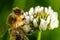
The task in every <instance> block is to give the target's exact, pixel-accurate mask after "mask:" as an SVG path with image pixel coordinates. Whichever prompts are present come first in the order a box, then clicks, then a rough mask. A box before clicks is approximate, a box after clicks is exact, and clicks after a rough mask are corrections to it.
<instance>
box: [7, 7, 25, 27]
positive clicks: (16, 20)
mask: <svg viewBox="0 0 60 40" xmlns="http://www.w3.org/2000/svg"><path fill="white" fill-rule="evenodd" d="M23 13H24V11H23V10H22V9H19V8H18V7H16V8H13V12H12V13H11V14H10V15H9V16H8V24H10V25H11V26H12V27H14V28H16V27H18V26H21V25H23V24H24V20H25V18H24V15H23Z"/></svg>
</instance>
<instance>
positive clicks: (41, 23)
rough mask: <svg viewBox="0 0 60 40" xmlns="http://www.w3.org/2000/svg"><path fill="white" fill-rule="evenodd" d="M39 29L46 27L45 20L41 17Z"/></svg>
mask: <svg viewBox="0 0 60 40" xmlns="http://www.w3.org/2000/svg"><path fill="white" fill-rule="evenodd" d="M39 29H40V30H46V29H47V22H46V21H45V20H44V19H41V22H40V25H39Z"/></svg>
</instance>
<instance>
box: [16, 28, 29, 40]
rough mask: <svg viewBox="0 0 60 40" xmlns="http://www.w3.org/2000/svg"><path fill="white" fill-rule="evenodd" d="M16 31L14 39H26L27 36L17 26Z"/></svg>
mask: <svg viewBox="0 0 60 40" xmlns="http://www.w3.org/2000/svg"><path fill="white" fill-rule="evenodd" d="M16 33H17V34H16V40H28V37H27V36H26V34H25V33H24V32H23V30H22V29H21V28H18V29H17V32H16Z"/></svg>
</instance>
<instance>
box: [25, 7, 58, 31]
mask: <svg viewBox="0 0 60 40" xmlns="http://www.w3.org/2000/svg"><path fill="white" fill-rule="evenodd" d="M24 15H25V18H26V23H28V24H29V23H30V22H32V23H33V25H34V27H38V28H39V29H40V30H46V29H54V28H57V27H58V24H59V21H58V13H57V12H54V11H53V10H52V9H51V7H50V6H49V7H48V8H47V7H40V6H36V7H35V8H33V7H32V8H30V10H29V11H28V12H25V13H24Z"/></svg>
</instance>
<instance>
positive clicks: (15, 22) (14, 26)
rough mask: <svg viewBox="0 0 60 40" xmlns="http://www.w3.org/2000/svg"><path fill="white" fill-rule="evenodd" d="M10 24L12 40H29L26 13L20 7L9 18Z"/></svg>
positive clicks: (14, 9)
mask: <svg viewBox="0 0 60 40" xmlns="http://www.w3.org/2000/svg"><path fill="white" fill-rule="evenodd" d="M7 21H8V24H9V25H10V26H11V28H10V30H9V32H10V40H29V39H28V38H27V37H26V35H25V31H24V30H25V28H27V27H26V26H25V28H24V25H25V17H24V11H23V10H22V9H19V8H18V7H16V8H13V12H12V13H11V14H9V16H8V20H7Z"/></svg>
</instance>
